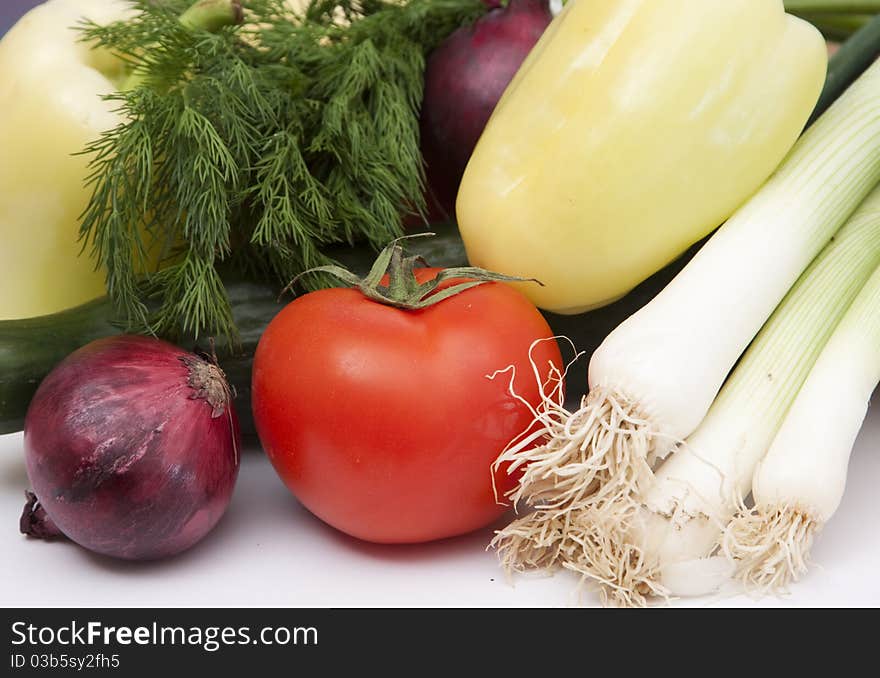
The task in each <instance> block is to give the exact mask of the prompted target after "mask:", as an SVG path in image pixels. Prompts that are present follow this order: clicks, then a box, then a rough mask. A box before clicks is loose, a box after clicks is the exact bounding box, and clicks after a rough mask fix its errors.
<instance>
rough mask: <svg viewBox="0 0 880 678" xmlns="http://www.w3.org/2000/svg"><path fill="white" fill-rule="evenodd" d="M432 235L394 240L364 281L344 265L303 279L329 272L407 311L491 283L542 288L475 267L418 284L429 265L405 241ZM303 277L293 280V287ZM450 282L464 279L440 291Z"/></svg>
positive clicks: (448, 271)
mask: <svg viewBox="0 0 880 678" xmlns="http://www.w3.org/2000/svg"><path fill="white" fill-rule="evenodd" d="M432 235H435V234H434V233H418V234H414V235H408V236H403V237H401V238H397V239H395V240H392V241H391V242H390V243H389V244H388V245H387V246H386V247H385V249H383V250H382V251H381V252H380V253H379V256H378V257H376V261H375V262H374V263H373V266H372V268H371V269H370V272H369V273H368V274H367V275H366V277H363V278H361V277H359V276H357V275H356V274H354V273H352V272H351V271H349V270H348V269H346V268H343V267H342V266H335V265H330V266H318V267H316V268H312V269H309V270H308V271H304V272H303V273H301V274H300V276H302V275H305V274H307V273H318V272H322V273H327V274H329V275H332V276H333V277H335V278H338V279H339V280H341V281H342V282H343V283H345V284H347V285H350V286H351V287H355V288H357V289H358V290H360V292H361V293H362V294H363V295H364V296H365V297H367V298H368V299H370V300H372V301H375V302H378V303H380V304H385V305H386V306H393V307H394V308H400V309H404V310H408V311H416V310H421V309H424V308H428V307H429V306H433V305H434V304H437V303H440V302H441V301H443V300H444V299H448V298H449V297H452V296H455V295H456V294H460V293H461V292H464V291H465V290H468V289H470V288H472V287H476V286H478V285H485V284H486V283H489V282H534V283H537V284H539V285H542V286H543V284H542V283H541V282H540V281H538V280H535V279H534V278H520V277H517V276H511V275H504V274H503V273H494V272H492V271H487V270H485V269H483V268H478V267H476V266H458V267H454V268H444V269H441V270H440V271H439V272H438V273H437V275H436V276H435V277H433V278H431V279H430V280H426V281H425V282H419V281H418V279H417V278H416V274H415V271H416V269H417V268H418V267H419V266H421V267H428V262H426V261H425V260H424V259H423V258H422V257H420V256H412V257H407V256H404V252H403V244H402V242H403V241H405V240H407V239H409V238H417V237H424V236H432ZM386 274H387V276H388V283H387V284H383V278H384V277H385V276H386ZM300 276H297V277H296V278H294V280H293V282H291V285H293V284H294V283H295V282H296V280H298V279H299V277H300ZM447 280H461V282H458V283H456V284H454V285H450V286H448V287H444V288H443V289H439V288H440V286H441V285H442V283H444V282H446V281H447Z"/></svg>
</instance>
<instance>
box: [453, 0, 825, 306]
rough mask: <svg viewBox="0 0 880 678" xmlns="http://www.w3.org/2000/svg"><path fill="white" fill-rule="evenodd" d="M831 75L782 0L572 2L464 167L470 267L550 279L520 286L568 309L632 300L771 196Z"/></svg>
mask: <svg viewBox="0 0 880 678" xmlns="http://www.w3.org/2000/svg"><path fill="white" fill-rule="evenodd" d="M826 67H827V52H826V48H825V43H824V40H823V39H822V36H821V35H820V33H819V32H818V31H817V30H816V29H815V28H814V27H813V26H811V25H810V24H808V23H806V22H804V21H802V20H800V19H797V18H795V17H792V16H790V15H787V14H785V11H784V8H783V4H782V1H781V0H574V1H573V2H569V3H568V4H567V5H566V6H565V8H564V9H563V11H562V12H561V13H560V14H559V16H557V17H556V18H555V19H554V20H553V22H552V23H551V25H550V26H549V27H548V29H547V31H546V32H545V33H544V35H543V36H542V38H541V39H540V40H539V41H538V43H537V45H536V46H535V48H534V49H533V51H532V52H531V54H530V55H529V57H528V58H527V59H526V61H525V62H524V63H523V66H522V68H521V69H520V70H519V71H518V73H517V75H516V76H515V78H514V79H513V81H512V82H511V84H510V86H509V87H508V88H507V90H506V91H505V93H504V95H503V97H502V99H501V101H500V102H499V103H498V106H497V108H496V109H495V112H494V113H493V115H492V118H491V119H490V120H489V123H488V125H487V127H486V129H485V131H484V132H483V135H482V137H481V138H480V141H479V143H478V144H477V147H476V149H475V151H474V154H473V155H472V157H471V159H470V161H469V163H468V166H467V169H466V170H465V174H464V177H463V179H462V183H461V187H460V189H459V193H458V197H457V203H456V213H457V217H458V223H459V228H460V230H461V234H462V238H463V240H464V242H465V246H466V249H467V254H468V258H469V260H470V262H471V263H472V264H473V265H475V266H481V267H484V268H487V269H489V270H494V271H499V272H502V273H507V274H511V275H519V276H523V277H527V278H537V279H539V280H540V281H541V282H542V283H544V287H538V286H536V285H532V286H525V285H523V286H521V290H522V291H523V292H524V293H525V294H527V295H528V296H529V297H530V298H531V300H532V301H533V302H534V303H535V304H536V305H538V306H539V307H541V308H543V309H545V310H549V311H554V312H557V313H564V314H573V313H579V312H583V311H586V310H589V309H591V308H596V307H599V306H603V305H605V304H607V303H610V302H611V301H613V300H614V299H616V298H619V297H621V296H622V295H624V294H626V293H627V292H628V291H629V290H631V289H632V288H633V287H635V286H636V285H637V284H638V283H639V282H641V281H642V280H644V279H645V278H647V277H648V276H650V275H651V274H652V273H654V272H656V271H657V270H659V269H660V268H662V267H663V266H665V265H666V264H668V263H669V262H670V261H672V260H674V259H675V258H677V257H678V256H679V255H681V254H682V253H683V252H684V251H685V250H686V249H687V248H688V246H689V245H691V244H693V243H694V242H696V241H698V240H699V239H701V238H702V237H704V236H705V235H707V234H708V233H709V232H711V231H712V230H713V229H714V228H716V227H717V226H719V225H720V224H721V223H722V222H723V221H724V220H725V219H727V217H729V216H730V215H731V214H732V213H733V212H734V211H735V210H736V208H737V207H739V206H740V205H741V204H742V203H743V202H745V200H746V199H747V198H748V197H749V196H751V195H752V194H753V193H754V192H755V191H756V190H757V189H758V188H759V187H760V185H761V184H762V183H763V182H764V181H765V180H766V179H767V177H768V176H769V175H770V174H771V173H772V172H773V170H774V169H775V168H776V167H777V166H778V164H779V163H780V162H781V160H782V159H783V157H784V156H785V154H786V153H787V152H788V150H789V149H790V148H791V146H792V145H793V144H794V142H795V140H796V139H797V137H798V136H799V134H800V132H801V131H802V129H803V127H804V124H805V123H806V121H807V118H808V117H809V115H810V112H811V111H812V108H813V106H814V105H815V103H816V100H817V98H818V96H819V92H820V90H821V88H822V84H823V82H824V79H825V70H826ZM755 246H756V247H758V248H759V247H760V243H755Z"/></svg>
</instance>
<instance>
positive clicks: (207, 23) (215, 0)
mask: <svg viewBox="0 0 880 678" xmlns="http://www.w3.org/2000/svg"><path fill="white" fill-rule="evenodd" d="M242 21H244V10H243V9H242V6H241V0H197V1H196V2H194V3H193V4H192V5H190V7H189V8H188V9H187V10H186V11H185V12H184V13H183V14H181V15H180V23H181V24H182V25H183V26H185V27H186V28H188V29H189V30H192V31H208V32H209V33H216V32H217V31H219V30H220V29H221V28H225V27H226V26H235V25H238V24H240V23H241V22H242ZM143 82H144V73H143V71H142V70H140V69H137V68H136V69H135V70H133V71H132V72H131V73H130V74H129V76H128V78H126V80H125V82H123V84H122V87H121V88H120V89H121V90H122V91H123V92H128V91H130V90H133V89H134V88H135V87H138V86H139V85H141V84H143Z"/></svg>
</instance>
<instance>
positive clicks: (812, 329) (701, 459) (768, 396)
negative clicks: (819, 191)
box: [567, 188, 880, 605]
mask: <svg viewBox="0 0 880 678" xmlns="http://www.w3.org/2000/svg"><path fill="white" fill-rule="evenodd" d="M878 266H880V188H878V189H876V190H875V191H874V192H873V193H872V194H871V195H870V196H869V197H868V199H867V200H866V201H865V202H864V203H863V204H862V206H860V207H859V209H858V210H857V211H856V213H855V214H854V215H853V216H852V218H851V219H850V221H849V222H848V223H847V224H846V225H845V226H844V227H843V228H842V229H841V230H840V231H839V232H838V234H837V235H836V236H835V238H834V239H833V240H832V241H831V242H830V243H829V244H828V245H827V246H826V247H825V248H824V250H823V251H822V252H821V253H820V255H819V256H818V257H817V258H816V259H815V260H814V261H813V262H812V263H811V264H810V266H809V268H807V270H806V271H805V272H804V274H803V275H802V276H801V278H800V279H799V280H798V282H797V283H796V284H795V286H794V287H793V288H792V290H791V291H790V292H789V294H788V295H787V296H786V297H785V299H784V300H783V302H782V303H781V304H780V305H779V308H778V309H777V310H776V311H774V313H773V315H772V316H771V317H770V319H769V321H768V322H767V323H766V325H765V326H764V327H763V328H762V329H761V331H760V333H759V334H758V336H757V337H756V338H755V341H754V342H753V343H752V345H751V346H750V347H749V349H748V351H746V353H745V355H744V356H743V358H742V360H741V361H740V362H739V364H738V365H737V367H736V369H735V370H734V371H733V373H732V374H731V376H730V378H729V379H728V380H727V381H726V382H725V384H724V387H723V388H722V389H721V392H720V393H719V394H718V397H717V398H716V399H715V402H714V403H713V404H712V407H711V408H710V409H709V412H708V414H707V415H706V418H705V419H704V420H703V422H702V423H701V424H700V426H699V427H698V428H697V429H696V430H695V431H694V433H692V434H691V435H690V436H689V437H688V438H687V440H686V441H685V442H684V443H683V444H682V445H681V446H680V447H679V448H678V449H677V450H676V451H675V453H674V454H673V455H672V456H671V457H669V459H668V460H667V461H665V462H664V463H663V464H662V465H661V466H660V468H659V469H658V471H657V474H656V481H655V482H654V484H653V485H652V486H651V487H650V488H649V489H648V490H647V491H646V492H645V493H644V495H643V497H642V500H641V503H639V504H635V503H630V504H629V506H624V507H623V508H625V510H626V515H625V517H624V518H623V520H612V521H611V522H610V523H609V522H608V521H607V520H604V516H603V515H602V514H601V513H600V512H595V513H593V514H592V515H590V513H589V512H588V513H587V514H584V515H583V516H581V519H586V518H589V519H590V523H591V527H590V528H589V531H588V534H589V539H588V540H587V541H585V542H584V544H583V546H582V548H581V549H580V550H579V551H578V554H577V558H576V559H574V560H573V561H572V562H569V563H567V565H568V566H569V567H570V569H573V570H575V571H577V572H579V573H580V574H582V575H585V576H586V577H588V578H590V577H592V578H594V579H597V580H599V581H600V582H602V583H606V582H608V581H611V582H615V585H614V586H610V587H609V586H607V585H606V587H605V597H606V600H607V599H610V600H612V601H613V602H615V603H620V604H625V605H633V604H645V602H646V599H645V597H646V596H648V595H662V596H668V595H698V594H703V593H707V592H709V591H711V590H714V589H715V588H717V587H718V586H719V585H720V584H721V583H723V582H724V581H725V580H727V579H728V578H729V576H730V574H731V569H730V568H729V566H728V565H729V563H728V561H727V559H726V558H724V557H723V556H715V557H714V558H709V556H710V554H711V553H712V552H713V551H714V549H715V547H716V545H717V544H718V541H719V539H720V537H721V534H722V532H723V529H724V526H725V525H727V523H728V521H730V519H731V518H732V517H733V516H734V514H735V513H736V511H737V508H738V507H739V506H741V505H742V501H743V498H744V497H745V496H747V495H748V493H749V492H750V490H751V481H752V477H753V474H754V470H755V467H756V465H757V464H758V462H759V461H760V460H761V459H762V458H763V456H764V455H765V454H766V453H767V451H768V449H769V447H770V444H771V443H772V442H773V438H774V436H775V435H776V433H777V431H778V430H779V428H780V426H781V425H782V421H783V418H784V417H785V415H786V413H787V411H788V409H789V408H790V407H791V404H792V403H793V402H794V400H795V398H796V396H797V394H798V391H799V390H800V388H801V386H802V384H803V383H804V380H805V379H806V378H807V375H808V374H809V371H810V369H811V368H812V366H813V365H814V364H815V362H816V360H817V358H818V356H819V355H820V353H821V351H822V350H823V348H824V347H825V345H826V343H827V342H828V340H829V337H830V336H831V335H832V332H833V331H834V329H835V327H836V326H837V325H838V323H839V322H840V320H841V318H842V317H843V316H844V314H845V313H846V311H847V309H848V308H849V307H850V304H851V303H852V302H853V299H855V298H856V295H858V293H859V291H860V290H861V288H862V287H863V286H864V284H865V281H866V280H868V278H869V277H870V276H871V275H872V273H873V272H874V271H875V270H876V269H877V267H878ZM814 413H815V410H814ZM796 465H797V464H795V466H796ZM605 515H606V516H607V515H610V513H608V512H607V511H606V513H605ZM618 517H619V516H618Z"/></svg>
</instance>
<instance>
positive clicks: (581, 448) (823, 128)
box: [495, 64, 880, 590]
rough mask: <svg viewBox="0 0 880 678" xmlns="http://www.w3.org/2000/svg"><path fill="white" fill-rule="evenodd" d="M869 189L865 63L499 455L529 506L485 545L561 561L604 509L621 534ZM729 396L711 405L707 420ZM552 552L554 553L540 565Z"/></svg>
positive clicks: (871, 115) (514, 560) (878, 80)
mask: <svg viewBox="0 0 880 678" xmlns="http://www.w3.org/2000/svg"><path fill="white" fill-rule="evenodd" d="M878 182H880V64H875V65H874V66H872V67H870V68H869V69H868V70H867V71H866V72H865V73H864V74H863V75H862V76H861V77H860V78H859V79H858V80H857V81H856V82H855V83H854V84H853V85H852V86H851V87H850V88H849V89H848V90H847V91H846V92H845V93H844V95H843V96H842V97H841V98H840V99H839V100H838V101H837V102H836V103H835V104H834V105H833V106H832V107H831V108H829V109H828V111H827V112H826V113H825V114H824V115H823V116H822V117H821V118H820V119H819V120H818V121H817V122H816V124H815V125H813V126H812V127H811V128H810V129H809V130H808V131H807V132H806V133H805V134H804V135H803V136H802V137H801V139H800V140H799V141H798V142H797V144H796V145H795V147H794V148H793V149H792V151H791V153H790V154H789V156H788V158H787V159H786V161H785V162H784V163H783V164H782V166H781V167H780V168H779V169H778V170H777V172H776V173H775V174H774V175H773V176H772V177H771V178H770V179H769V180H768V181H767V183H766V184H765V185H764V186H763V187H762V188H761V189H760V190H759V191H758V193H757V194H756V195H755V196H754V197H753V198H752V199H751V200H750V201H749V202H747V203H746V204H745V205H744V206H743V207H742V208H740V210H739V211H738V212H737V213H736V214H735V215H734V216H733V217H732V218H731V219H730V220H729V221H728V222H727V223H726V224H725V225H724V226H722V227H721V228H720V229H719V230H718V231H717V232H716V233H715V235H713V236H712V238H710V239H709V241H708V242H707V243H706V245H704V246H703V248H702V249H701V250H700V251H699V252H698V253H697V255H696V256H695V257H694V258H693V259H692V260H691V261H690V262H689V263H688V264H687V266H685V268H684V269H683V270H682V271H681V273H679V275H678V276H676V278H675V279H674V280H673V281H672V282H671V283H670V284H669V285H668V286H667V287H666V288H665V289H664V290H663V291H662V292H661V293H660V294H659V295H657V297H655V298H654V299H653V300H652V301H651V302H650V303H649V304H647V305H646V306H645V307H643V308H642V309H641V310H639V311H638V312H637V313H635V314H634V315H633V316H631V317H630V318H629V319H627V320H626V321H625V322H624V323H623V324H622V325H620V326H619V327H618V328H617V329H616V330H614V332H612V333H611V334H610V335H609V336H608V337H607V338H606V340H605V341H604V342H603V344H602V345H601V346H600V347H599V349H597V350H596V352H595V353H594V354H593V356H592V358H591V361H590V388H591V391H590V394H589V395H588V396H587V398H586V399H585V400H584V402H583V403H582V405H581V407H580V408H579V409H578V410H577V411H575V412H568V411H566V410H564V409H559V408H553V409H550V410H548V411H547V412H546V413H540V412H539V416H538V421H537V425H538V427H539V429H540V432H541V433H542V434H543V436H544V438H543V440H542V441H541V443H540V444H539V445H538V446H537V447H529V446H527V445H512V446H511V447H510V448H509V449H507V450H505V451H504V453H502V455H501V456H500V457H499V459H498V462H497V463H499V464H508V465H509V466H508V468H509V471H510V472H511V473H518V472H521V473H522V475H521V478H520V480H519V482H518V485H517V487H516V488H515V490H514V492H512V493H511V495H510V498H511V499H512V500H513V501H519V500H523V501H525V502H526V503H527V504H529V505H531V506H533V507H535V508H537V509H539V511H540V513H539V514H538V515H539V517H538V518H537V519H536V518H535V517H534V516H531V517H529V518H527V519H522V520H525V521H527V524H526V523H523V522H519V521H517V522H515V523H514V524H513V525H511V526H509V527H508V528H505V529H504V530H502V531H501V532H500V533H499V535H498V537H497V538H496V540H495V544H496V546H498V547H499V552H500V554H501V556H502V559H503V560H504V562H505V564H506V565H507V566H508V567H509V568H511V569H526V568H531V567H535V566H536V563H537V564H538V566H539V567H546V566H549V565H550V564H556V563H557V562H558V561H559V560H562V561H565V559H566V558H567V556H566V555H565V553H564V549H565V548H568V546H566V545H570V540H571V539H575V538H578V537H579V532H578V531H579V530H595V528H596V526H592V527H590V526H587V527H585V526H584V525H583V521H582V520H580V519H579V518H577V516H576V514H578V513H579V512H583V513H584V514H590V513H595V512H597V511H598V512H601V513H602V516H601V518H599V519H597V525H598V526H599V528H600V531H601V532H609V533H616V532H618V531H619V530H617V529H616V528H614V527H613V523H614V521H615V520H616V521H618V522H619V523H620V525H619V527H620V528H621V529H623V528H625V527H626V525H627V524H628V523H629V521H630V518H631V513H632V506H633V504H634V503H635V504H636V505H637V504H638V501H639V500H640V499H641V498H642V496H643V493H644V491H645V490H648V489H649V488H650V487H651V486H652V484H653V483H652V481H653V480H654V474H653V469H652V465H653V464H654V463H655V462H656V461H657V460H659V459H662V458H664V457H665V456H666V455H667V454H668V453H669V451H670V450H672V449H673V448H674V447H675V445H676V444H677V442H679V441H681V440H682V439H684V438H686V437H687V436H690V435H691V434H692V433H694V431H695V430H696V429H697V427H698V426H700V423H701V422H702V421H703V419H704V417H706V415H707V412H708V411H709V408H710V406H711V405H712V403H713V400H715V397H716V395H718V391H719V389H720V388H721V385H722V384H723V382H724V380H725V378H726V377H727V375H728V373H729V372H730V370H731V368H732V367H733V365H734V363H736V362H737V360H738V359H739V358H740V356H741V355H742V353H743V351H744V350H745V348H746V347H747V346H748V345H749V343H750V342H751V341H752V339H753V338H754V337H755V335H756V334H757V333H758V331H759V330H760V329H761V327H762V326H763V325H764V324H765V323H766V321H767V319H768V318H769V316H770V315H771V313H773V311H774V309H775V308H776V307H777V305H778V304H779V303H780V301H781V300H782V299H783V298H784V297H785V296H786V294H787V293H788V292H789V290H790V288H791V287H792V285H793V284H794V283H795V281H796V280H797V279H798V278H799V276H800V275H801V274H802V273H803V271H804V270H805V269H806V268H807V266H808V265H809V264H810V262H811V261H812V260H813V259H814V257H815V256H816V255H817V254H818V253H819V252H820V251H821V250H822V248H823V247H824V246H825V245H826V243H828V241H829V240H830V239H831V237H832V235H833V234H834V233H835V232H836V231H837V230H838V229H839V228H840V227H841V226H842V225H843V224H844V223H845V222H846V221H847V220H848V218H849V217H850V216H851V215H852V213H853V212H854V211H855V209H856V208H857V207H858V206H859V204H860V203H861V202H862V201H863V200H864V199H865V197H866V196H867V195H868V193H869V192H870V191H871V190H872V188H874V186H876V185H877V184H878ZM866 276H867V273H865V275H864V276H863V278H862V280H864V277H866ZM837 282H841V281H840V280H837V279H835V284H837ZM794 340H795V336H794V335H793V336H792V341H794ZM764 341H767V340H764ZM820 343H821V342H820ZM792 350H793V349H792ZM764 376H765V377H766V374H765V375H764ZM745 378H746V377H742V376H740V377H738V378H737V380H736V381H734V382H732V385H730V386H729V387H727V392H728V393H729V392H736V391H737V390H738V388H737V386H736V384H737V383H738V382H739V381H740V380H742V379H745ZM755 383H756V384H757V383H760V380H758V381H757V382H755ZM731 397H733V396H729V395H728V396H722V399H721V400H720V401H719V404H718V405H716V406H715V409H716V411H717V410H718V408H725V409H726V407H727V406H726V405H725V404H724V403H725V401H726V400H727V399H728V398H731ZM676 456H678V455H676ZM685 456H686V455H685ZM677 463H678V462H676V464H677ZM664 473H665V472H664ZM716 482H717V477H716ZM619 506H623V507H628V508H626V509H625V510H624V509H620V508H616V507H619ZM603 539H604V537H603ZM553 549H557V550H556V551H555V553H557V554H558V557H556V556H553V557H547V556H546V553H545V552H546V551H547V550H550V551H553ZM575 566H579V561H578V562H577V563H575ZM624 579H626V577H624ZM649 579H650V578H649ZM615 581H617V582H618V583H617V584H616V585H617V586H621V587H623V589H624V590H629V589H630V588H636V589H638V588H639V584H634V586H633V587H629V586H628V585H626V584H622V583H620V581H618V580H615ZM646 585H647V584H646Z"/></svg>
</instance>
